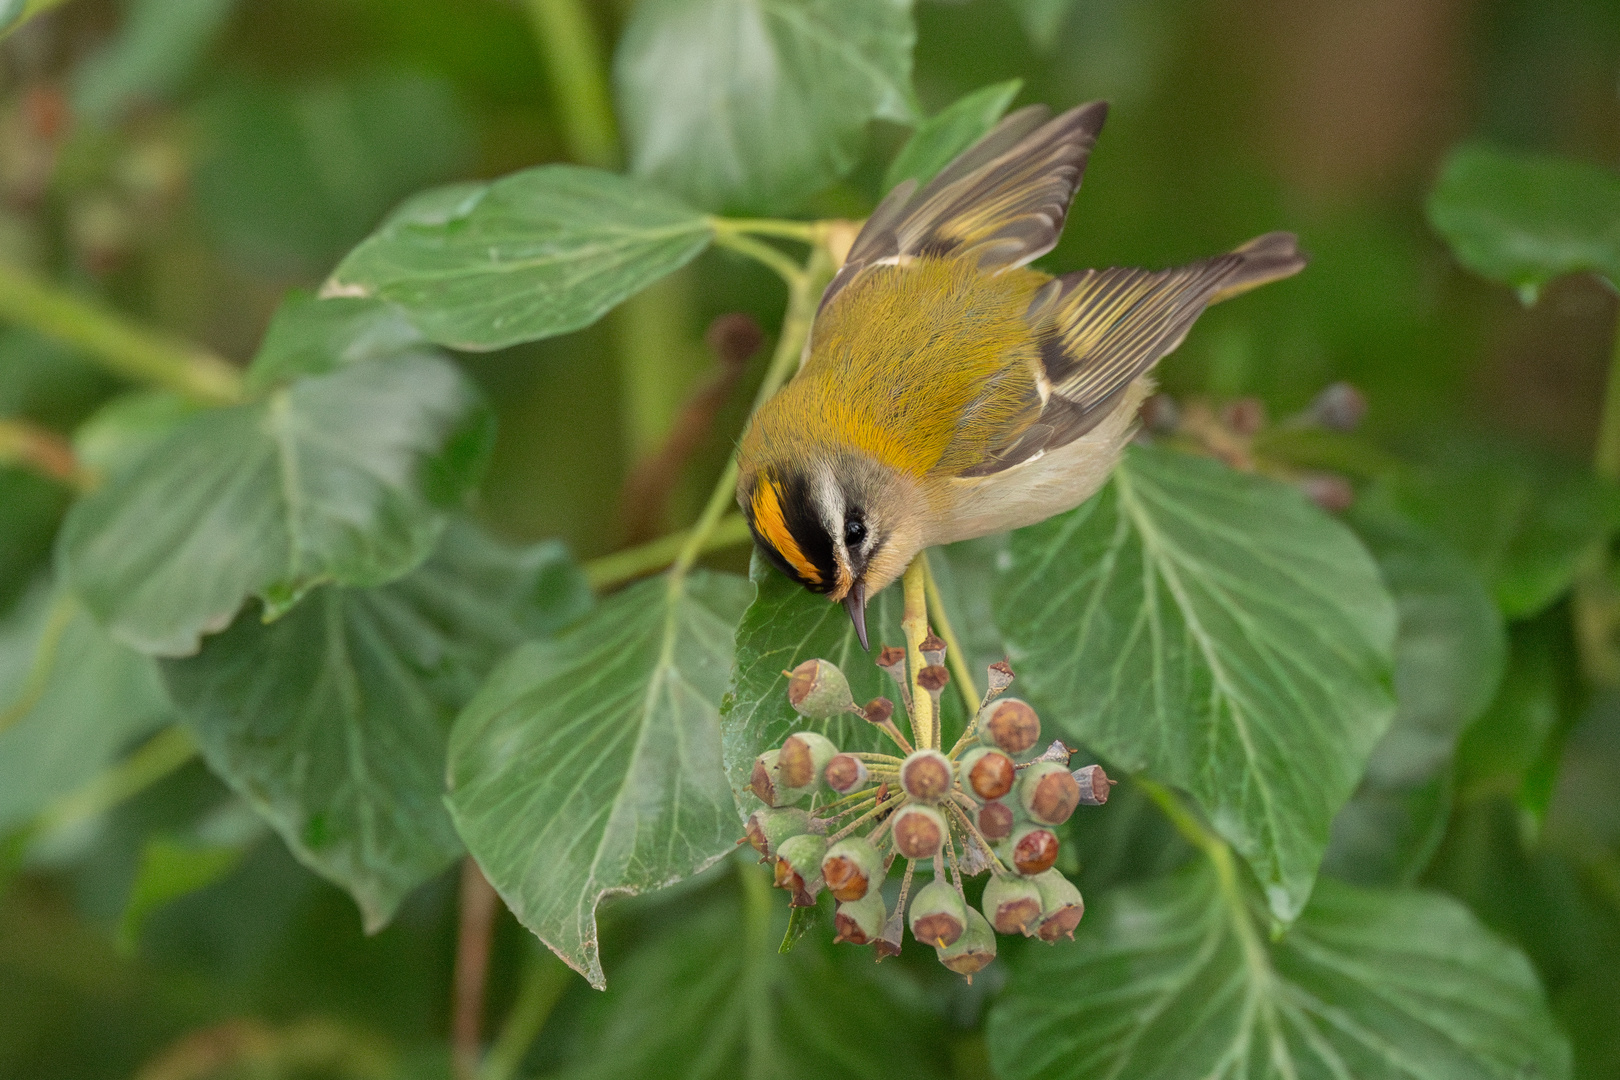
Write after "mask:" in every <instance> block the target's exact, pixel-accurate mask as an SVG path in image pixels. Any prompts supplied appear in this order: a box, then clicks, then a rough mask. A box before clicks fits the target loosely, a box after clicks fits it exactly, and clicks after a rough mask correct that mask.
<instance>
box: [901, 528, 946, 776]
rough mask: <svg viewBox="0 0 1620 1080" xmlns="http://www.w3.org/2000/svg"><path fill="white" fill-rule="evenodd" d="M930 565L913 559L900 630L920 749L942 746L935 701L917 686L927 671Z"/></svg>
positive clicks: (903, 582) (905, 582)
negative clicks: (925, 642)
mask: <svg viewBox="0 0 1620 1080" xmlns="http://www.w3.org/2000/svg"><path fill="white" fill-rule="evenodd" d="M927 577H928V563H927V561H926V560H925V559H923V557H922V556H921V555H918V557H917V558H915V559H912V560H911V565H910V566H908V567H906V575H905V577H904V578H903V579H902V580H901V586H902V588H903V589H904V590H905V613H904V614H903V615H902V616H901V618H900V629H901V630H903V631H905V634H906V668H907V672H908V674H907V678H908V680H909V681H910V684H911V733H912V736H913V738H914V740H915V741H916V743H917V747H918V749H924V748H927V747H936V746H938V745H939V730H938V725H936V724H935V723H934V698H933V695H932V694H930V693H928V691H926V690H924V689H923V688H922V687H921V686H919V685H918V683H917V676H918V674H919V673H920V672H921V671H922V669H923V654H922V643H923V639H924V638H926V637H927V636H928V584H927Z"/></svg>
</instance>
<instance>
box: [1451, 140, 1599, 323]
mask: <svg viewBox="0 0 1620 1080" xmlns="http://www.w3.org/2000/svg"><path fill="white" fill-rule="evenodd" d="M1428 213H1429V223H1430V224H1431V225H1432V226H1434V228H1435V231H1437V232H1439V233H1440V235H1442V236H1444V237H1445V238H1446V242H1447V243H1449V244H1450V245H1451V250H1452V253H1453V254H1455V255H1456V256H1457V260H1458V261H1459V262H1461V263H1462V264H1463V265H1464V266H1466V267H1468V268H1469V269H1470V270H1472V271H1474V273H1476V274H1479V275H1480V276H1481V277H1486V278H1489V279H1490V280H1492V281H1497V282H1500V283H1502V284H1503V285H1508V286H1511V287H1512V288H1515V289H1517V290H1518V291H1519V295H1520V297H1521V298H1522V299H1523V300H1524V302H1525V303H1527V304H1529V303H1534V302H1535V299H1536V296H1537V294H1538V293H1539V292H1540V291H1541V287H1542V286H1543V285H1545V284H1546V283H1547V282H1549V281H1551V280H1552V279H1553V278H1556V277H1561V276H1563V275H1564V274H1574V273H1580V272H1581V271H1585V270H1590V271H1593V272H1594V273H1598V274H1602V275H1603V276H1604V277H1606V278H1608V279H1609V281H1610V283H1611V284H1614V285H1615V286H1616V287H1620V176H1617V175H1616V174H1615V173H1613V172H1611V171H1610V170H1608V169H1602V168H1599V167H1597V166H1595V165H1587V164H1584V163H1582V162H1578V161H1568V160H1565V159H1563V158H1555V157H1547V156H1544V155H1540V154H1526V153H1519V152H1515V151H1510V150H1501V149H1497V148H1495V147H1490V146H1460V147H1458V148H1457V149H1455V150H1453V151H1452V152H1451V156H1450V157H1448V158H1447V159H1446V164H1445V167H1444V168H1443V169H1442V170H1441V172H1440V179H1439V181H1438V182H1437V183H1436V184H1435V188H1434V191H1433V192H1431V193H1430V195H1429V203H1428Z"/></svg>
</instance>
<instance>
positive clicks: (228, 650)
mask: <svg viewBox="0 0 1620 1080" xmlns="http://www.w3.org/2000/svg"><path fill="white" fill-rule="evenodd" d="M570 567H571V564H570V563H569V562H568V560H567V555H566V552H565V551H564V550H563V549H562V547H561V545H559V544H545V545H540V546H538V547H535V548H530V549H527V550H524V551H511V550H508V549H506V548H504V547H502V546H500V545H497V544H496V543H495V542H494V541H492V540H490V539H489V538H487V537H486V536H484V534H483V533H481V532H480V531H478V530H477V529H475V528H474V527H473V526H471V525H468V524H465V523H461V522H458V523H457V524H456V525H455V526H454V527H453V528H451V529H449V530H447V532H446V533H445V537H444V541H443V543H442V544H441V545H440V546H439V549H438V551H436V552H435V553H434V555H433V558H431V559H430V560H428V562H427V563H425V564H424V565H423V566H422V567H421V568H420V569H419V570H417V571H416V572H415V573H412V574H410V575H408V576H406V577H404V578H401V579H400V580H398V581H396V582H394V583H392V584H390V585H386V586H383V587H381V588H374V589H355V588H336V587H329V588H325V589H321V590H318V591H317V592H316V593H315V594H314V595H313V596H311V597H310V598H309V599H308V600H307V601H305V602H304V603H302V604H300V605H298V606H297V607H296V608H294V609H293V610H292V612H291V613H289V614H288V615H286V616H284V617H283V618H281V619H278V620H277V621H275V622H273V623H269V624H266V623H264V622H262V621H261V620H260V619H258V618H257V617H256V616H255V615H254V614H253V613H251V612H244V613H243V614H242V615H241V616H240V617H239V618H238V619H237V620H236V622H235V623H234V624H233V625H232V626H231V627H230V629H228V630H226V631H225V632H224V633H222V634H217V635H215V636H213V637H210V638H209V639H208V640H207V641H206V642H205V643H204V645H203V648H202V651H201V652H200V653H198V654H197V656H195V657H191V658H189V659H185V660H173V661H168V662H166V663H165V664H164V665H163V678H164V681H165V683H166V684H167V686H168V688H169V693H170V694H171V695H172V696H173V698H174V701H175V704H176V705H177V706H178V707H179V708H180V710H181V712H182V713H183V714H184V718H185V723H186V726H187V728H188V729H189V730H190V731H191V733H192V734H193V735H194V736H195V737H196V740H197V743H198V745H199V746H200V747H201V749H202V752H203V755H204V757H205V758H206V759H207V761H208V764H209V766H210V767H211V768H212V769H213V770H214V771H215V772H216V773H217V774H219V775H220V776H221V777H222V778H223V779H224V780H225V781H226V782H227V783H228V784H230V785H231V787H233V788H234V789H235V790H236V791H237V793H238V794H239V795H241V796H242V798H244V799H246V800H247V801H248V802H249V803H251V804H252V805H254V806H255V807H256V808H257V809H258V810H259V811H260V813H262V814H263V815H264V816H265V817H266V818H267V819H268V820H269V821H270V823H271V824H272V825H273V826H274V827H275V828H276V830H277V831H278V832H279V833H281V835H282V837H283V838H284V839H285V840H286V842H287V846H288V847H289V848H291V849H292V851H293V853H294V854H295V855H297V856H298V858H299V859H300V860H301V861H302V862H303V863H305V865H307V866H309V867H310V868H311V869H313V870H315V871H316V872H317V873H320V874H323V875H324V876H326V877H327V878H330V879H331V880H332V881H334V882H336V883H337V884H339V885H341V886H343V887H344V888H346V889H348V890H349V892H350V893H351V894H353V896H354V898H355V901H356V903H358V904H359V905H360V910H361V912H362V914H363V915H364V917H365V923H366V929H367V931H368V932H374V931H376V930H378V929H381V928H382V926H384V925H385V924H386V923H387V922H388V920H389V919H390V918H391V917H392V916H393V913H394V910H395V909H396V908H397V907H398V906H399V903H400V901H401V900H403V899H404V898H405V896H406V895H407V894H408V893H409V892H410V891H411V890H412V889H414V888H415V887H416V886H417V885H419V884H421V883H422V882H423V881H425V880H426V879H427V878H429V877H431V876H432V875H433V874H436V873H438V872H439V871H440V870H442V869H444V867H445V866H446V865H448V864H449V863H450V861H451V860H452V859H454V858H455V857H456V856H457V855H459V854H460V853H461V850H462V849H461V842H460V840H459V839H458V838H457V837H456V834H455V830H454V829H453V828H452V827H451V824H450V818H449V815H448V814H447V813H446V812H445V808H444V804H443V801H442V799H441V796H442V794H443V792H444V766H445V744H446V740H447V738H448V734H449V730H450V724H451V721H452V720H453V719H454V718H455V715H456V712H457V711H458V710H459V709H460V708H461V707H462V706H463V705H465V704H466V703H467V702H468V701H469V700H470V699H471V698H472V696H473V693H474V692H475V691H476V690H477V689H478V687H479V685H480V684H481V683H482V681H483V678H484V676H485V675H486V674H487V673H488V672H489V670H490V668H492V667H493V666H494V664H495V662H496V660H498V659H499V658H500V657H501V656H502V655H503V654H504V653H506V652H507V651H508V650H510V649H511V648H513V647H514V646H515V645H517V644H518V643H519V642H520V641H522V640H523V639H524V638H525V637H526V636H528V635H530V634H534V633H540V632H544V631H545V630H548V629H552V628H554V627H555V625H557V624H559V623H560V622H561V621H564V620H566V619H568V618H571V617H572V616H573V615H575V614H577V612H578V610H579V604H578V600H577V595H578V594H577V593H576V598H575V599H569V598H567V597H566V595H564V596H562V597H558V596H556V594H555V590H554V589H553V590H551V592H552V594H553V599H561V601H562V603H563V605H564V606H563V607H562V608H560V609H556V610H548V609H546V608H544V607H541V606H539V605H538V604H537V603H536V597H537V595H538V594H539V592H540V590H542V589H543V588H547V587H548V585H547V582H548V579H551V578H554V577H556V576H557V575H558V574H559V573H561V574H564V575H571V576H575V577H576V580H578V579H577V571H572V570H571V569H570ZM579 587H580V588H583V586H582V585H580V586H579Z"/></svg>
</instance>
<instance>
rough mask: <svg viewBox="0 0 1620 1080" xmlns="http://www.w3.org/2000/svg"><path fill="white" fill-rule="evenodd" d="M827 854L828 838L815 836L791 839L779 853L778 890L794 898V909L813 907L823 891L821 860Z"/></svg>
mask: <svg viewBox="0 0 1620 1080" xmlns="http://www.w3.org/2000/svg"><path fill="white" fill-rule="evenodd" d="M826 853H827V841H826V839H825V838H824V837H820V836H815V835H813V834H811V833H800V834H799V835H798V836H790V837H788V838H787V839H786V840H783V841H782V843H781V844H780V845H779V846H778V847H777V849H776V878H775V881H774V884H775V885H776V887H777V888H778V889H786V890H787V891H788V892H790V893H792V894H793V906H794V907H809V906H810V905H811V904H813V903H815V902H816V901H815V894H816V893H817V892H819V891H820V887H821V857H822V856H823V855H825V854H826Z"/></svg>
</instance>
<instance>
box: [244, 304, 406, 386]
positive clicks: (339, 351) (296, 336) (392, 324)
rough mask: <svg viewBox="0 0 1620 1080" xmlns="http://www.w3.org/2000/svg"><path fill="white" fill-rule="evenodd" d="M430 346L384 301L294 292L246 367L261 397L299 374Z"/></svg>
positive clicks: (249, 381) (322, 371)
mask: <svg viewBox="0 0 1620 1080" xmlns="http://www.w3.org/2000/svg"><path fill="white" fill-rule="evenodd" d="M426 344H427V339H426V338H424V337H423V336H422V332H421V331H420V330H418V329H417V328H416V327H414V326H412V325H411V322H410V320H409V319H408V318H406V317H405V312H404V311H402V310H401V309H399V308H397V307H395V306H394V305H393V304H389V303H385V302H383V301H381V300H363V299H352V298H348V297H334V298H332V299H330V300H318V299H316V298H315V296H314V295H313V294H311V293H308V292H305V291H303V290H302V289H294V290H293V291H292V292H290V293H288V294H287V296H286V298H285V299H284V300H282V301H281V306H280V307H278V308H277V309H276V313H275V315H274V316H273V317H272V318H271V320H270V326H269V328H268V329H267V330H265V332H264V340H263V341H262V342H260V344H259V352H258V355H256V356H254V358H253V364H252V366H251V367H249V368H248V373H247V389H248V390H249V392H252V393H258V392H263V391H265V390H268V389H270V388H271V387H274V386H277V385H280V384H282V383H286V382H290V381H292V380H293V379H295V378H297V377H299V376H301V375H325V374H326V373H327V372H329V371H336V370H337V369H338V368H340V367H346V366H348V365H350V364H359V363H364V362H366V361H368V360H388V359H393V358H395V357H399V356H403V355H405V354H407V353H411V352H416V351H419V350H421V349H422V347H423V346H425V345H426Z"/></svg>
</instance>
